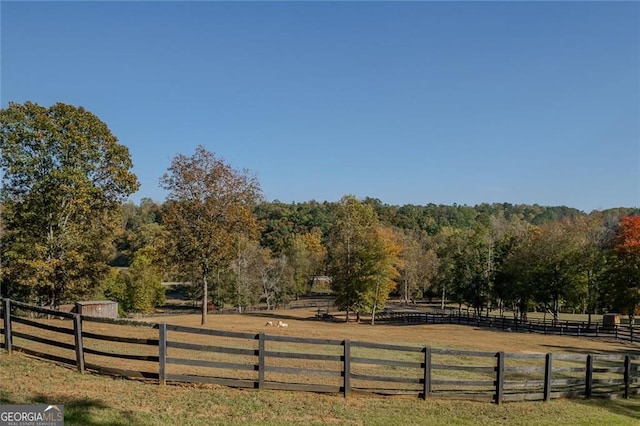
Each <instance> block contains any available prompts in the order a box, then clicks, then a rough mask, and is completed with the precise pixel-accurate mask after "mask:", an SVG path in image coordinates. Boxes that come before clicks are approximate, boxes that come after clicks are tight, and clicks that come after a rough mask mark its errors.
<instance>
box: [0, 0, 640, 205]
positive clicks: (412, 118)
mask: <svg viewBox="0 0 640 426" xmlns="http://www.w3.org/2000/svg"><path fill="white" fill-rule="evenodd" d="M0 13H1V37H2V40H1V48H2V51H1V59H2V63H1V71H2V74H1V85H0V89H1V93H0V101H1V106H2V107H3V108H4V107H6V106H7V105H8V103H9V101H14V102H20V103H22V102H25V101H32V102H37V103H39V104H41V105H45V106H49V105H52V104H53V103H55V102H64V103H69V104H73V105H81V106H84V107H85V108H87V109H88V110H90V111H91V112H93V113H95V114H96V115H98V117H100V118H101V119H102V120H103V121H104V122H105V123H107V125H108V126H109V128H110V129H111V131H112V132H113V133H114V134H115V135H116V136H117V137H118V138H119V140H120V142H121V143H122V144H124V145H126V146H128V147H129V150H130V152H131V155H132V158H133V161H134V171H135V172H136V174H137V175H138V178H139V179H140V182H141V189H140V191H139V192H138V193H136V194H135V195H134V196H133V197H132V199H133V200H134V201H139V200H140V198H142V197H150V198H153V199H154V200H156V201H162V200H163V199H164V193H163V192H162V190H161V189H160V188H159V185H158V180H159V178H160V176H161V175H162V174H163V173H164V172H165V171H166V169H167V167H168V166H169V164H170V161H171V159H172V158H173V157H174V156H175V155H176V154H185V155H191V154H193V153H194V152H195V148H196V146H198V145H203V146H205V147H206V148H207V149H209V150H210V151H212V152H214V153H216V154H217V155H218V156H220V157H222V158H224V159H225V161H226V162H228V163H230V164H232V165H233V166H234V167H235V168H238V169H245V168H246V169H249V170H250V171H252V172H253V173H254V174H255V175H256V176H257V178H258V180H259V181H260V183H261V186H262V189H263V192H264V195H265V197H266V199H268V200H274V199H278V200H280V201H284V202H293V201H295V202H302V201H309V200H312V199H315V200H317V201H324V200H328V201H335V200H338V199H339V198H340V197H341V196H342V195H344V194H355V195H356V196H358V197H365V196H369V197H375V198H379V199H380V200H381V201H382V202H384V203H388V204H397V205H402V204H422V205H425V204H428V203H436V204H453V203H457V204H467V205H475V204H478V203H482V202H489V203H492V202H510V203H514V204H516V203H527V204H534V203H537V204H541V205H566V206H570V207H575V208H578V209H581V210H584V211H587V212H589V211H591V210H593V209H605V208H610V207H618V206H626V207H638V206H640V3H638V2H515V3H507V2H239V3H228V2H188V3H184V2H183V3H174V2H104V3H102V2H44V3H40V2H11V1H2V2H1V4H0Z"/></svg>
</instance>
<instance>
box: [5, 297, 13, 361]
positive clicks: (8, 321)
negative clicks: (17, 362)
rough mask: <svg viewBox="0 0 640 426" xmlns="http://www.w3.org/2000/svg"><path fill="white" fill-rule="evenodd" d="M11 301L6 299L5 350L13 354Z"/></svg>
mask: <svg viewBox="0 0 640 426" xmlns="http://www.w3.org/2000/svg"><path fill="white" fill-rule="evenodd" d="M12 343H13V339H12V337H11V299H4V348H5V349H6V350H7V352H9V354H11V349H12V348H11V345H12Z"/></svg>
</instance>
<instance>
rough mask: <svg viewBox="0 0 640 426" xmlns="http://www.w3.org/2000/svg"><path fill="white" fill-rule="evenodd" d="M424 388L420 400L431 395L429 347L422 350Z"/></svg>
mask: <svg viewBox="0 0 640 426" xmlns="http://www.w3.org/2000/svg"><path fill="white" fill-rule="evenodd" d="M423 351H424V386H423V389H422V392H423V393H422V399H427V397H428V396H429V394H430V393H431V347H429V346H425V347H424V349H423Z"/></svg>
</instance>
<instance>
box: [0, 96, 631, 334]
mask: <svg viewBox="0 0 640 426" xmlns="http://www.w3.org/2000/svg"><path fill="white" fill-rule="evenodd" d="M0 126H1V129H0V149H1V150H2V154H1V166H2V184H3V185H2V196H1V200H2V201H1V202H2V204H1V208H2V210H1V219H2V220H1V226H2V235H1V238H2V247H1V250H2V252H1V256H2V269H1V276H0V285H1V287H0V295H2V296H4V297H11V298H14V299H17V300H23V301H28V302H32V303H37V304H40V305H47V306H54V307H55V306H58V305H60V304H62V303H70V302H74V301H77V300H83V299H88V298H103V297H104V298H109V299H112V300H116V301H118V302H119V303H120V307H121V308H122V310H123V311H124V312H143V313H144V312H151V311H153V308H154V307H155V306H157V305H159V304H162V303H163V302H164V288H163V286H162V284H161V283H162V281H163V280H171V281H180V282H188V283H191V284H192V286H191V287H190V288H191V289H192V296H193V297H194V298H198V299H199V300H201V309H202V322H203V323H205V322H206V320H207V315H206V314H207V312H208V310H209V307H210V305H211V304H213V305H216V306H221V305H232V306H235V307H236V308H237V309H238V310H243V309H245V308H246V307H249V306H253V305H256V304H258V303H266V305H267V308H269V309H270V308H273V307H276V306H278V305H282V304H284V303H286V302H288V301H290V300H291V299H294V298H296V297H299V296H300V295H303V294H306V293H308V292H310V291H311V290H314V286H317V285H319V283H329V284H328V287H327V288H325V289H326V290H331V291H332V293H333V295H334V296H335V298H336V304H337V306H338V307H339V308H340V309H342V310H345V311H346V312H347V319H348V318H349V315H350V314H355V315H356V316H358V317H359V314H360V313H365V312H366V313H372V314H373V315H372V318H373V319H375V313H376V312H377V311H379V310H381V309H383V308H384V305H385V303H386V302H387V300H388V299H389V297H391V296H395V297H398V298H400V299H401V300H403V301H404V302H406V303H411V302H413V301H417V300H421V299H424V298H431V299H437V300H440V301H441V303H443V304H444V302H445V301H450V302H455V303H457V304H458V306H459V307H460V308H462V306H465V307H469V308H470V309H473V310H474V311H475V312H476V314H478V315H480V314H483V313H487V314H488V313H489V311H490V310H496V309H497V310H510V311H513V313H514V315H518V316H520V317H526V315H527V312H530V311H531V310H533V309H540V310H544V311H545V312H548V313H549V315H550V316H551V317H552V318H554V319H557V316H558V313H559V312H560V311H562V310H565V311H572V312H583V313H588V314H593V313H601V312H610V311H617V312H621V313H625V314H627V315H629V316H630V317H631V318H633V315H635V313H636V311H637V309H638V306H639V305H640V209H638V208H616V209H609V210H605V211H594V212H591V213H589V214H587V213H585V212H581V211H579V210H576V209H573V208H569V207H564V206H560V207H546V206H539V205H521V204H518V205H513V204H508V203H501V204H499V203H494V204H480V205H476V206H466V205H453V206H447V205H435V204H428V205H426V206H419V205H404V206H393V205H388V204H384V203H383V202H382V201H380V200H378V199H375V198H364V199H358V198H356V197H355V196H352V195H345V196H344V197H343V198H342V199H341V200H339V201H336V202H316V201H308V202H304V203H282V202H279V201H266V200H264V199H263V197H262V192H261V188H260V184H259V182H258V180H257V179H256V177H255V176H254V175H253V174H252V173H251V172H250V171H248V170H237V169H234V168H232V167H231V166H230V165H229V164H227V163H226V162H225V161H224V160H223V159H222V158H220V157H218V156H216V155H215V153H213V152H210V151H208V150H207V149H206V148H204V147H202V146H200V147H198V148H197V149H196V151H195V152H194V153H193V154H191V155H185V154H178V155H176V156H175V157H174V158H173V160H172V162H171V165H170V166H169V168H168V169H167V171H166V172H165V173H164V174H163V175H162V176H161V177H159V185H160V186H161V187H162V188H163V189H165V191H166V193H167V196H166V199H165V200H163V201H162V202H161V203H156V202H155V201H153V200H150V199H143V200H142V201H141V202H140V203H138V204H135V203H132V202H130V201H127V199H128V197H129V196H130V195H131V194H133V193H134V192H135V191H136V190H137V189H138V187H139V184H138V181H137V178H136V176H135V174H134V173H133V172H132V170H131V169H132V162H131V158H130V156H129V151H128V149H127V148H126V147H125V146H124V145H121V144H119V142H118V140H117V138H115V136H113V135H112V134H111V132H110V131H109V129H108V127H107V126H106V124H105V123H103V122H102V121H100V119H99V118H98V117H96V116H95V115H93V114H92V113H90V112H89V111H86V110H85V109H83V108H81V107H74V106H71V105H66V104H61V103H58V104H55V105H54V106H52V107H49V108H47V107H42V106H39V105H37V104H33V103H30V102H27V103H25V104H17V103H10V104H9V106H8V108H6V109H3V110H1V111H0ZM318 277H322V280H319V279H318Z"/></svg>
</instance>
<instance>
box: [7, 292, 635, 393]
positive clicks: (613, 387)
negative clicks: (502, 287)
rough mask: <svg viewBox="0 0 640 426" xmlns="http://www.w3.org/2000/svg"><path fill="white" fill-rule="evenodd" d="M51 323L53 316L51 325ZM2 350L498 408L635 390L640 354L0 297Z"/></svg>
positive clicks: (195, 376) (169, 377) (202, 379)
mask: <svg viewBox="0 0 640 426" xmlns="http://www.w3.org/2000/svg"><path fill="white" fill-rule="evenodd" d="M51 317H54V318H53V319H52V318H51ZM2 318H3V328H2V329H1V334H2V335H3V336H4V339H2V340H3V343H2V347H3V348H4V349H5V350H6V351H7V352H9V353H11V352H12V351H21V352H24V353H26V354H29V355H32V356H36V357H39V358H44V359H48V360H52V361H55V362H59V363H63V364H68V365H72V366H75V368H77V369H78V371H79V372H81V373H82V372H85V371H94V372H98V373H103V374H109V375H117V376H125V377H132V378H141V379H148V380H152V381H153V382H157V383H159V384H160V385H165V384H167V383H172V382H174V383H175V382H181V383H209V384H217V385H223V386H229V387H239V388H255V389H278V390H289V391H309V392H320V393H339V394H343V395H344V396H345V397H346V396H348V395H349V394H351V393H356V392H358V393H376V394H382V395H396V394H406V395H415V396H417V397H420V398H424V399H427V398H431V397H440V398H455V399H477V400H487V401H493V402H495V403H498V404H500V403H502V402H505V401H519V400H544V401H547V400H549V399H552V398H559V397H577V396H580V397H587V398H589V397H595V396H607V397H611V396H622V397H624V398H628V397H629V396H630V395H632V394H638V393H640V356H633V355H626V354H555V355H554V354H522V353H504V352H497V353H496V352H481V351H467V350H449V349H440V348H432V347H430V346H423V347H415V346H401V345H391V344H380V343H370V342H356V341H349V340H332V339H311V338H299V337H291V336H282V335H267V334H265V333H240V332H229V331H220V330H211V329H204V328H197V327H185V326H179V325H171V324H165V323H160V324H158V323H148V322H137V321H131V320H121V319H118V320H115V319H104V318H95V317H88V316H83V315H78V314H72V313H65V312H59V311H52V310H49V309H44V308H40V307H36V306H30V305H27V304H24V303H20V302H15V301H12V300H9V299H2Z"/></svg>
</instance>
